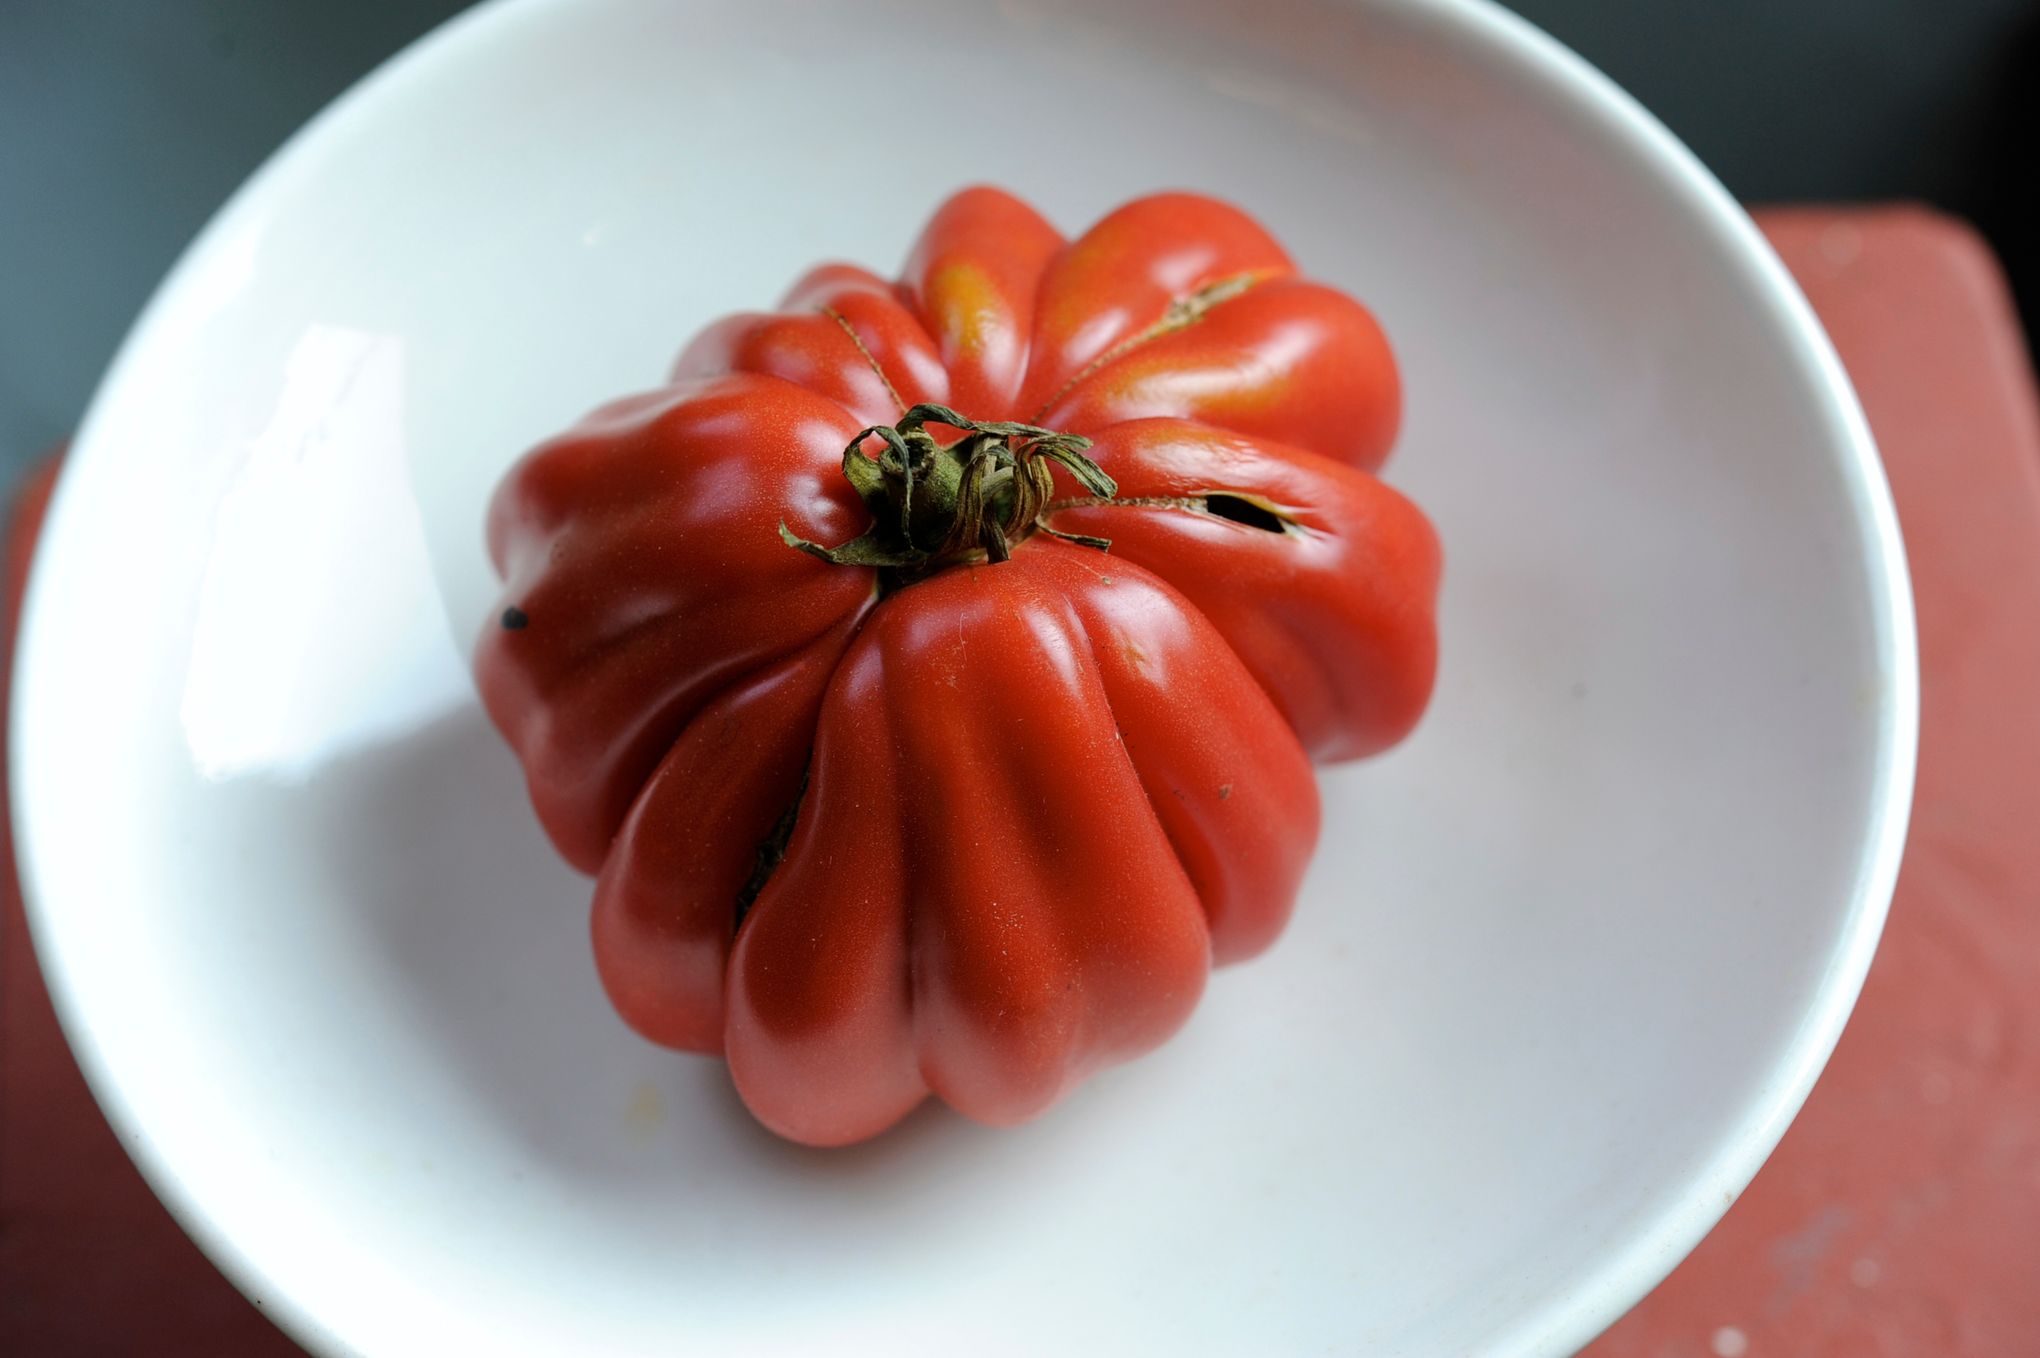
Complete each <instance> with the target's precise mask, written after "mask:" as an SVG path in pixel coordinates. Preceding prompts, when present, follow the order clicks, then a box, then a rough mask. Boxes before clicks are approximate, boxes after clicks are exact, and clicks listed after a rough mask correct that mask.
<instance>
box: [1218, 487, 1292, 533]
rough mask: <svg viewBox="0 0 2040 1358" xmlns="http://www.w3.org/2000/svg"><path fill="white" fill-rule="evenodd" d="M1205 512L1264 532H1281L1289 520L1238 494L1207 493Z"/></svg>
mask: <svg viewBox="0 0 2040 1358" xmlns="http://www.w3.org/2000/svg"><path fill="white" fill-rule="evenodd" d="M1204 512H1205V513H1207V514H1213V515H1216V516H1217V517H1219V518H1221V519H1231V520H1232V521H1233V522H1234V523H1243V524H1245V525H1246V526H1247V527H1249V528H1258V529H1260V530H1261V531H1262V532H1264V533H1280V532H1281V531H1283V529H1285V528H1286V527H1288V525H1289V521H1288V520H1287V519H1285V518H1283V517H1282V516H1281V515H1280V514H1277V513H1276V512H1275V511H1274V510H1272V509H1265V508H1263V507H1262V506H1260V505H1257V504H1255V503H1254V502H1253V501H1252V500H1247V499H1242V498H1241V497H1240V496H1237V495H1207V496H1205V497H1204Z"/></svg>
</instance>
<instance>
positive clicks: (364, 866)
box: [271, 707, 987, 1208]
mask: <svg viewBox="0 0 2040 1358" xmlns="http://www.w3.org/2000/svg"><path fill="white" fill-rule="evenodd" d="M315 786H316V789H317V792H316V795H317V796H318V798H319V800H320V801H321V803H322V804H323V809H322V813H321V814H319V815H315V816H289V815H285V816H281V817H279V818H278V823H279V824H289V825H293V826H299V825H302V826H313V827H317V829H316V833H317V834H318V836H319V837H320V843H319V844H318V846H317V847H318V849H319V850H320V851H321V854H322V858H323V864H324V867H325V870H326V871H328V872H330V873H333V874H335V875H336V876H339V877H341V878H342V879H343V880H345V881H346V882H347V884H348V890H347V892H346V896H347V898H348V899H349V900H350V901H351V902H352V903H353V904H354V906H355V907H356V911H357V913H356V914H355V916H354V918H353V920H352V921H351V923H352V924H353V925H354V926H356V927H357V928H358V931H359V933H360V935H361V936H362V939H363V940H364V942H365V943H366V945H367V949H368V953H369V956H370V959H371V962H370V964H371V965H373V966H374V967H376V968H377V969H378V970H379V971H380V972H381V973H382V975H381V977H380V979H382V980H383V981H384V984H383V985H382V986H381V987H379V988H381V989H383V990H384V991H386V992H387V993H388V995H389V999H390V1001H391V1002H392V1003H394V1004H397V1005H401V1006H402V1008H403V1010H404V1011H405V1014H406V1017H407V1018H408V1019H409V1020H410V1022H409V1023H408V1024H406V1025H405V1031H406V1032H407V1033H408V1034H409V1035H410V1037H411V1038H412V1039H414V1047H415V1051H414V1053H413V1055H414V1056H415V1057H420V1058H422V1062H417V1061H414V1063H413V1064H414V1065H416V1064H422V1065H423V1066H425V1067H426V1068H427V1070H428V1071H429V1072H430V1075H429V1076H428V1078H436V1079H437V1080H438V1081H440V1082H441V1083H442V1084H443V1086H445V1088H446V1090H447V1091H448V1092H450V1093H452V1094H453V1095H454V1096H455V1097H457V1098H458V1099H460V1100H461V1101H463V1102H466V1103H468V1104H470V1105H472V1106H473V1108H474V1109H476V1110H478V1111H479V1114H480V1116H481V1118H482V1119H483V1120H484V1121H485V1122H486V1123H488V1124H491V1125H493V1126H494V1127H495V1128H496V1129H498V1130H499V1131H500V1132H501V1133H502V1134H503V1135H505V1136H506V1137H508V1138H512V1139H514V1140H515V1141H516V1142H517V1143H519V1144H520V1145H521V1146H522V1148H523V1149H524V1150H525V1151H526V1152H528V1154H529V1155H530V1156H532V1157H535V1158H536V1159H538V1160H540V1161H542V1162H543V1163H544V1164H545V1165H546V1166H548V1167H550V1168H552V1169H555V1170H558V1171H562V1172H565V1173H570V1174H572V1175H574V1176H576V1177H577V1178H579V1179H585V1180H589V1181H592V1182H596V1183H600V1182H605V1181H606V1182H608V1183H609V1184H611V1185H613V1186H614V1187H616V1188H618V1189H623V1190H627V1191H629V1192H631V1193H639V1192H645V1193H657V1192H659V1191H661V1189H662V1187H663V1188H666V1189H672V1188H675V1187H679V1186H681V1181H695V1182H694V1187H696V1188H697V1189H699V1188H707V1187H711V1186H712V1185H710V1184H709V1183H707V1182H704V1181H701V1180H700V1179H699V1174H700V1169H699V1167H700V1166H703V1165H707V1164H711V1163H713V1164H716V1165H719V1166H721V1167H722V1172H724V1173H727V1171H728V1169H729V1167H730V1165H731V1164H732V1163H733V1161H732V1157H733V1156H734V1162H735V1163H737V1164H740V1165H741V1166H742V1167H743V1171H744V1173H745V1174H746V1175H767V1176H781V1177H788V1178H792V1179H796V1180H801V1181H805V1182H806V1183H807V1184H808V1186H809V1187H811V1188H819V1189H823V1190H827V1189H828V1188H830V1187H831V1186H833V1187H836V1188H838V1189H841V1190H843V1191H845V1192H847V1193H848V1194H849V1195H850V1196H852V1197H853V1198H865V1197H867V1196H874V1197H875V1196H883V1195H887V1194H891V1193H893V1192H895V1191H896V1188H897V1186H896V1185H895V1186H894V1187H888V1188H884V1189H882V1190H880V1189H874V1190H873V1192H872V1193H871V1194H870V1195H867V1193H865V1192H861V1191H860V1190H859V1189H858V1188H857V1184H858V1183H859V1182H860V1181H864V1182H867V1183H870V1182H871V1181H878V1180H893V1179H897V1178H900V1177H901V1176H902V1174H903V1173H904V1174H905V1175H906V1177H910V1178H929V1177H932V1178H939V1177H941V1176H940V1174H939V1166H940V1164H941V1163H942V1162H943V1161H945V1160H947V1159H950V1158H952V1157H957V1156H967V1155H970V1154H972V1151H971V1146H972V1144H973V1143H975V1142H978V1141H979V1140H981V1139H982V1138H983V1137H984V1136H985V1135H987V1129H984V1128H979V1127H976V1126H974V1125H972V1124H970V1123H968V1122H966V1121H964V1120H963V1119H960V1118H958V1117H956V1116H955V1115H953V1114H951V1113H949V1112H948V1111H947V1110H945V1109H942V1108H940V1107H939V1106H936V1105H932V1104H931V1105H927V1106H924V1107H923V1108H921V1109H920V1110H918V1111H917V1112H916V1113H915V1114H913V1115H912V1116H910V1117H909V1118H908V1119H907V1120H906V1121H905V1122H904V1123H903V1124H901V1125H900V1126H899V1127H897V1128H895V1129H894V1130H893V1131H892V1132H890V1133H888V1134H887V1135H885V1136H882V1137H879V1138H877V1139H875V1140H873V1141H870V1142H866V1143H864V1144H863V1145H860V1146H855V1147H849V1148H845V1149H839V1150H833V1151H818V1150H814V1149H811V1148H808V1147H803V1146H798V1145H794V1144H792V1143H789V1142H786V1141H784V1140H782V1139H780V1138H779V1137H777V1136H775V1135H773V1134H772V1133H771V1132H769V1131H767V1130H766V1129H765V1128H764V1127H762V1126H761V1125H759V1124H758V1122H757V1121H756V1120H755V1119H753V1118H752V1117H751V1115H750V1114H749V1113H748V1112H747V1111H746V1110H745V1108H744V1106H743V1104H742V1102H741V1101H740V1100H739V1099H738V1097H737V1095H736V1092H735V1089H734V1088H733V1086H732V1085H731V1084H730V1081H729V1077H728V1072H727V1069H726V1067H725V1066H724V1065H723V1063H722V1062H721V1061H719V1060H715V1059H713V1058H708V1057H703V1056H698V1055H694V1054H690V1053H683V1052H674V1051H668V1050H665V1049H662V1048H659V1047H656V1046H654V1045H652V1044H650V1043H647V1042H645V1041H644V1040H642V1039H640V1038H638V1037H637V1036H636V1035H635V1034H633V1033H631V1032H630V1031H629V1030H628V1029H627V1028H626V1027H625V1026H624V1024H623V1022H622V1021H621V1020H620V1019H619V1018H617V1017H616V1015H615V1014H614V1013H613V1012H612V1011H611V1009H610V1007H609V1005H608V1003H607V1001H606V999H605V998H604V996H603V994H602V991H601V987H600V984H599V982H598V981H597V979H596V976H595V973H594V968H593V965H592V962H591V960H590V955H589V945H588V939H587V927H586V919H587V910H588V896H589V892H590V889H591V887H590V884H589V882H588V881H587V879H585V878H583V877H581V876H579V875H578V874H575V873H574V872H572V871H571V870H569V869H568V868H566V867H565V866H564V865H563V864H562V863H561V862H560V861H559V859H558V858H557V857H556V856H555V855H554V853H553V851H552V849H551V846H550V845H549V844H548V843H547V842H546V839H545V836H544V834H543V833H542V832H541V831H540V829H539V827H538V826H537V824H536V823H535V822H534V820H533V817H532V815H531V812H530V810H529V808H528V806H527V805H526V804H525V801H524V790H523V786H522V781H521V779H520V778H519V776H518V772H517V767H516V762H515V760H514V758H513V757H512V756H511V755H510V753H509V752H508V751H507V750H506V749H505V748H504V746H503V744H502V741H501V740H500V738H499V737H498V736H497V735H496V733H495V732H494V731H493V730H491V729H490V728H489V726H488V724H487V722H486V721H485V720H484V718H483V716H482V714H481V713H480V712H479V711H478V710H477V709H474V708H472V707H469V708H466V709H464V710H462V711H459V712H456V713H454V714H452V715H450V716H447V717H444V718H441V719H440V720H438V721H436V722H433V723H432V724H430V725H429V726H426V727H424V728H423V729H421V730H419V731H417V732H415V733H414V734H412V735H411V736H409V737H407V738H405V739H403V740H401V741H398V742H396V743H393V744H390V745H386V746H383V747H381V748H378V749H375V750H372V751H369V752H367V753H365V754H362V755H360V756H357V757H354V758H352V759H349V760H346V761H344V762H339V763H335V764H333V765H329V766H327V768H325V769H324V770H322V771H321V772H320V773H319V775H318V777H317V779H316V780H315ZM271 796H274V791H273V789H272V790H271ZM412 1078H414V1079H415V1078H417V1077H416V1076H415V1075H413V1076H412ZM862 1205H863V1206H864V1207H866V1208H869V1207H871V1206H873V1205H874V1203H873V1202H871V1201H866V1202H864V1203H863V1204H862Z"/></svg>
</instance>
